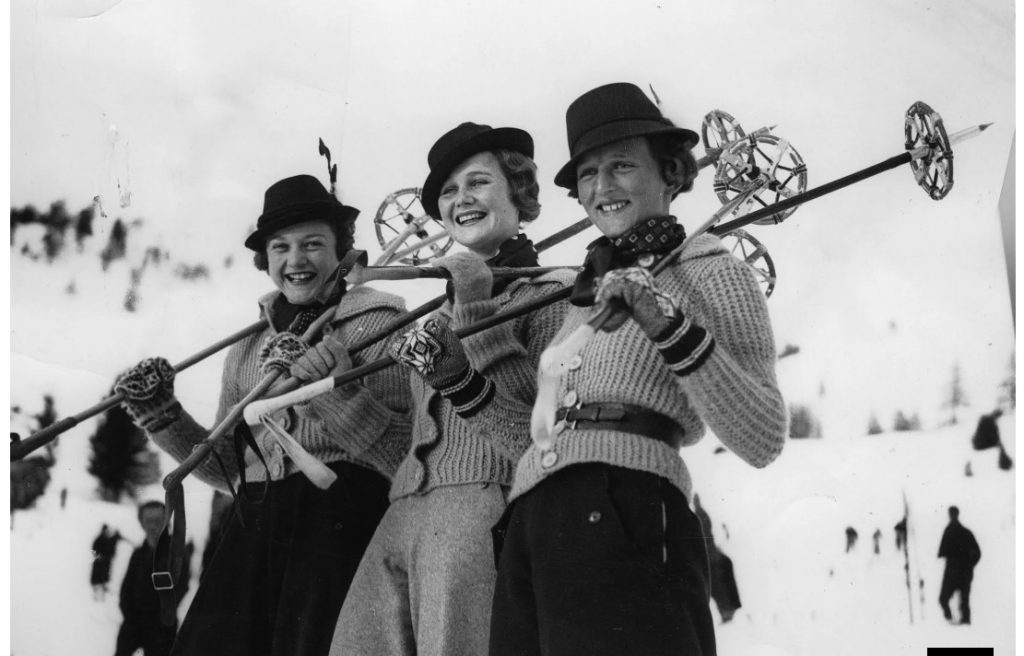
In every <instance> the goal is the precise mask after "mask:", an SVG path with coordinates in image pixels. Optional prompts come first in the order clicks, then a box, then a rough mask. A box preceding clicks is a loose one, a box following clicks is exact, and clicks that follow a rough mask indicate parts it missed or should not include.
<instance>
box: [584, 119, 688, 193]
mask: <svg viewBox="0 0 1024 656" xmlns="http://www.w3.org/2000/svg"><path fill="white" fill-rule="evenodd" d="M644 139H645V140H646V141H647V147H648V148H650V150H651V156H652V157H654V161H656V162H658V164H659V165H660V166H661V179H662V180H664V181H665V182H666V183H667V184H670V185H678V186H677V188H676V190H675V192H673V193H672V198H673V199H675V197H676V196H678V195H679V194H681V193H685V192H687V191H690V190H691V189H693V181H694V180H696V179H697V173H698V172H699V171H700V169H699V168H698V167H697V159H696V158H695V157H694V156H693V148H691V147H690V146H689V145H687V143H686V139H685V138H684V137H682V136H679V135H675V134H669V135H656V134H649V135H646V136H644ZM569 197H570V198H575V199H577V200H578V199H579V197H580V196H579V192H578V190H577V188H573V189H570V190H569Z"/></svg>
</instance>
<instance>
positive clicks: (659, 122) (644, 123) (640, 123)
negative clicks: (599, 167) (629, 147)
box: [569, 117, 675, 157]
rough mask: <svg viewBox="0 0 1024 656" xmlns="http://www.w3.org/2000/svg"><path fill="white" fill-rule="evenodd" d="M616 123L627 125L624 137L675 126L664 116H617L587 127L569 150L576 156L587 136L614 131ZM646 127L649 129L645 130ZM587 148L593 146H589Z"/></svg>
mask: <svg viewBox="0 0 1024 656" xmlns="http://www.w3.org/2000/svg"><path fill="white" fill-rule="evenodd" d="M652 124H653V125H652ZM616 125H623V126H625V130H624V131H623V132H624V133H623V138H627V137H631V136H643V135H645V134H648V133H649V130H650V129H651V128H655V129H658V130H661V129H664V128H673V127H675V126H673V125H672V123H671V121H669V120H667V119H664V118H661V119H659V118H655V117H651V118H638V117H629V118H616V119H612V120H610V121H605V122H604V123H598V124H596V125H592V126H590V127H589V128H587V130H586V131H585V132H583V133H582V134H580V135H579V136H577V137H576V139H575V140H574V141H573V142H572V143H571V144H570V145H569V152H570V153H572V156H573V157H575V156H576V155H578V154H579V150H580V144H581V143H584V142H587V141H588V139H587V137H589V136H591V135H593V134H594V133H595V132H601V133H602V134H609V133H614V131H613V130H612V129H611V128H612V126H616ZM631 125H635V126H636V128H638V130H637V131H636V132H634V130H632V129H630V126H631ZM645 128H646V130H647V131H645ZM587 148H591V146H587Z"/></svg>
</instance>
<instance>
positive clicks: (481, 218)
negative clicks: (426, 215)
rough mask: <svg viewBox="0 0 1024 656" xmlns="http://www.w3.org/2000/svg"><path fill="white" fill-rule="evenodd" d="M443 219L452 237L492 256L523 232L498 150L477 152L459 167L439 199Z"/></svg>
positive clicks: (446, 183) (454, 170)
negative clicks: (505, 243)
mask: <svg viewBox="0 0 1024 656" xmlns="http://www.w3.org/2000/svg"><path fill="white" fill-rule="evenodd" d="M437 207H438V210H439V213H440V215H441V221H442V222H443V223H444V227H445V229H446V230H447V231H448V234H449V235H451V237H452V239H454V240H455V241H456V242H458V243H459V244H461V245H462V246H465V247H466V248H468V249H469V250H470V251H472V252H473V253H476V254H477V255H479V256H481V257H483V258H489V257H492V256H494V255H495V254H496V253H497V252H498V248H499V247H500V246H501V244H502V243H503V242H505V240H507V239H511V238H512V237H515V236H516V235H517V234H518V233H519V210H518V209H516V207H515V205H514V204H513V203H512V191H511V188H510V186H509V183H508V180H507V179H506V178H505V174H504V173H503V172H502V169H501V164H500V163H499V162H498V158H497V157H495V155H494V153H491V152H484V153H477V154H476V155H473V156H472V157H470V158H469V159H467V160H465V161H464V162H462V163H461V164H459V165H458V166H456V167H455V168H454V169H453V170H452V172H451V173H450V174H449V175H448V177H447V178H446V179H445V181H444V183H443V184H442V185H441V193H440V196H439V197H438V199H437Z"/></svg>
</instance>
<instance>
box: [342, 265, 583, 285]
mask: <svg viewBox="0 0 1024 656" xmlns="http://www.w3.org/2000/svg"><path fill="white" fill-rule="evenodd" d="M561 269H571V270H576V271H578V270H579V269H580V267H578V266H546V267H542V266H536V267H491V275H492V276H494V277H495V278H536V277H537V276H543V275H545V274H548V273H552V272H554V271H559V270H561ZM451 277H452V274H451V272H450V271H448V270H447V269H445V268H443V267H432V266H367V267H356V268H355V269H353V270H352V273H350V274H349V275H348V277H347V280H348V281H349V282H353V283H355V284H361V283H366V282H371V281H373V280H416V279H419V278H442V279H445V280H451Z"/></svg>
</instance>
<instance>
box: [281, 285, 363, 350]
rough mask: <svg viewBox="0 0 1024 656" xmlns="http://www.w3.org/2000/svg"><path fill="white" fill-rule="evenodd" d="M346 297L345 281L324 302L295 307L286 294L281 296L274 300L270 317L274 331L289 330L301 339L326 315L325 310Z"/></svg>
mask: <svg viewBox="0 0 1024 656" xmlns="http://www.w3.org/2000/svg"><path fill="white" fill-rule="evenodd" d="M344 295H345V281H344V280H343V281H341V283H340V284H339V285H338V287H337V289H336V290H335V291H334V293H333V294H332V295H331V296H330V297H329V298H328V299H327V300H326V301H324V302H316V303H309V304H307V305H295V304H294V303H289V302H288V299H287V298H285V296H284V294H279V295H278V297H277V298H275V299H274V305H273V311H272V312H271V313H270V316H272V317H273V321H274V329H275V330H276V331H278V332H282V331H284V330H287V331H288V332H290V333H293V334H295V335H298V336H299V337H301V336H302V334H303V333H304V332H306V329H308V328H309V326H310V324H312V323H313V322H314V321H316V319H317V317H319V316H320V315H321V314H323V313H324V310H326V309H327V308H329V307H331V306H332V305H337V304H338V302H339V301H340V300H341V297H342V296H344Z"/></svg>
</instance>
